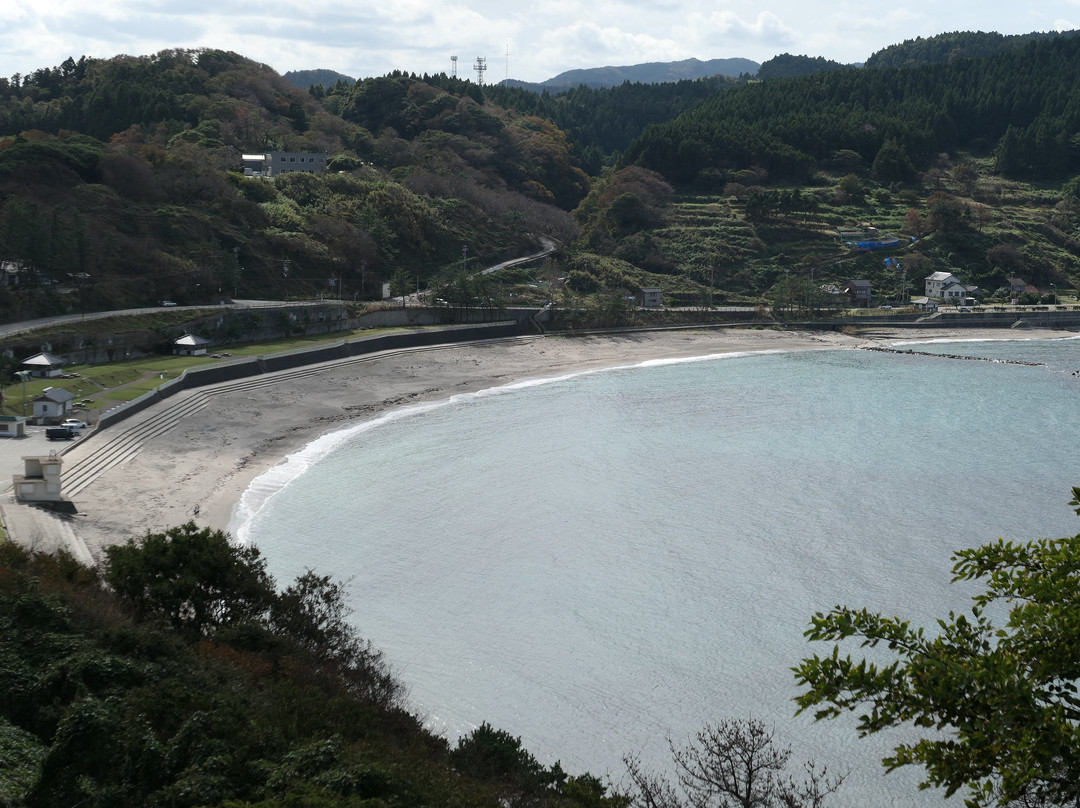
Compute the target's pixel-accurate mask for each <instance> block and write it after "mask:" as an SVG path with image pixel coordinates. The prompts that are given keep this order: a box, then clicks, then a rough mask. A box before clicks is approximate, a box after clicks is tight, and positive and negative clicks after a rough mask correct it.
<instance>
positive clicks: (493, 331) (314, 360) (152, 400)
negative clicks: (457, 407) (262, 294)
mask: <svg viewBox="0 0 1080 808" xmlns="http://www.w3.org/2000/svg"><path fill="white" fill-rule="evenodd" d="M529 333H533V332H532V331H531V330H530V329H529V328H528V327H526V326H525V325H524V324H523V323H521V322H509V321H507V322H501V323H490V324H487V325H464V326H452V327H447V328H439V329H432V330H429V331H411V332H407V333H402V334H385V335H383V336H378V337H359V338H357V339H351V340H342V341H341V342H336V343H333V344H330V345H320V346H319V347H317V348H305V349H299V350H294V351H283V352H281V353H277V354H267V355H265V356H259V357H252V358H249V359H236V360H234V361H232V362H227V363H220V364H215V365H210V366H207V367H203V368H189V369H188V370H185V371H184V372H183V373H182V374H180V375H179V376H178V377H176V378H175V379H170V380H169V381H167V382H165V383H163V384H162V385H161V386H159V387H158V388H156V389H154V390H151V391H150V392H149V393H145V394H144V395H142V396H139V398H136V399H133V400H132V401H128V402H126V403H124V404H121V405H119V406H117V407H114V408H112V409H111V410H107V411H106V412H104V413H102V414H101V417H100V418H98V422H97V429H98V430H101V429H105V428H106V427H109V426H111V425H112V424H116V423H119V422H120V421H123V420H124V419H125V418H130V417H131V416H132V415H135V414H136V413H139V412H142V411H143V410H145V409H146V408H147V407H150V406H153V405H154V404H157V403H158V402H160V401H164V400H165V399H166V398H168V397H170V396H173V395H175V394H176V393H179V392H180V391H181V390H191V389H194V388H197V387H205V386H207V385H210V384H221V383H222V382H231V381H238V380H240V379H246V378H250V377H252V376H258V375H261V374H263V373H274V372H277V371H281V370H292V369H293V368H298V367H304V366H305V365H317V364H319V363H321V362H331V361H334V360H340V359H348V358H351V357H354V356H364V355H366V354H374V353H380V352H382V351H393V350H404V349H406V348H420V347H428V346H431V345H449V344H453V343H455V342H475V341H477V340H486V339H500V338H506V337H519V336H523V335H525V334H529Z"/></svg>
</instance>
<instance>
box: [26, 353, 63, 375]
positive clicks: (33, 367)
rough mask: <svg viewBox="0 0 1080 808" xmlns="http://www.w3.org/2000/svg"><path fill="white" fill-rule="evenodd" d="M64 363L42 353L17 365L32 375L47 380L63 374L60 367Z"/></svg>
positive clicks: (48, 354)
mask: <svg viewBox="0 0 1080 808" xmlns="http://www.w3.org/2000/svg"><path fill="white" fill-rule="evenodd" d="M64 361H65V360H63V359H61V358H60V357H59V356H53V355H52V354H51V353H46V352H44V351H42V352H41V353H39V354H34V355H33V356H29V357H27V358H26V359H24V360H23V361H22V362H20V363H19V364H21V365H22V366H23V367H24V368H26V369H27V370H29V371H31V372H32V373H33V375H35V376H40V377H41V378H43V379H47V378H49V377H51V376H59V375H60V374H61V373H62V372H63V371H62V370H61V366H62V365H63V364H64Z"/></svg>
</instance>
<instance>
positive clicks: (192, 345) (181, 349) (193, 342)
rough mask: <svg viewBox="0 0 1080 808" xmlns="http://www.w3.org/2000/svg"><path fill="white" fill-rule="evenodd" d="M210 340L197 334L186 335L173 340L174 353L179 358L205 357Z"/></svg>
mask: <svg viewBox="0 0 1080 808" xmlns="http://www.w3.org/2000/svg"><path fill="white" fill-rule="evenodd" d="M209 344H210V340H208V339H204V338H203V337H200V336H198V335H197V334H184V336H182V337H179V338H177V339H175V340H173V349H172V350H173V353H174V354H176V355H177V356H205V355H206V346H207V345H209Z"/></svg>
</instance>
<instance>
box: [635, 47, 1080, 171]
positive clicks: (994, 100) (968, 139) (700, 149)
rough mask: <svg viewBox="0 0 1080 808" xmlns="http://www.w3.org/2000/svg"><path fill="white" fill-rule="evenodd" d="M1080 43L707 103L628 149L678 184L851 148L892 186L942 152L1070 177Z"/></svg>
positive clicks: (1079, 111)
mask: <svg viewBox="0 0 1080 808" xmlns="http://www.w3.org/2000/svg"><path fill="white" fill-rule="evenodd" d="M1078 79H1080V39H1077V38H1067V37H1060V38H1056V39H1051V40H1046V41H1038V42H1033V43H1031V44H1029V45H1027V46H1025V47H1023V48H1018V49H1013V50H1009V51H1007V52H1006V53H1003V54H1000V55H998V56H995V57H991V58H984V59H960V60H956V61H954V62H951V63H949V64H932V65H925V66H920V67H917V68H910V69H900V68H890V69H880V70H869V69H863V70H837V71H829V72H824V73H819V74H817V75H814V76H809V77H805V78H797V79H790V80H788V81H770V82H763V83H761V84H755V85H750V86H745V87H739V88H737V89H735V90H734V91H733V92H728V93H722V94H718V95H716V96H713V97H711V98H709V99H708V100H707V101H705V102H703V103H701V104H700V105H698V106H697V107H695V108H694V109H693V110H691V111H689V112H687V113H685V114H684V115H683V116H681V117H680V118H678V119H677V120H674V121H672V122H670V123H667V124H660V125H656V126H653V127H651V128H650V129H648V130H647V131H646V132H644V133H643V134H642V136H641V138H639V139H638V140H637V141H636V142H635V143H634V144H633V145H632V146H631V147H630V148H629V149H628V150H627V153H626V155H625V160H626V161H627V162H635V163H637V164H639V165H642V166H644V167H646V168H651V169H654V170H656V171H659V172H661V173H663V174H664V175H665V176H667V177H668V178H669V179H672V180H674V181H676V182H688V181H692V180H694V179H695V177H697V176H698V175H699V174H700V172H702V171H704V170H707V169H711V168H719V169H722V170H738V169H742V168H749V167H750V166H755V165H756V166H759V167H761V168H764V169H765V170H766V171H768V172H769V174H770V176H771V177H773V178H775V179H783V180H795V181H806V180H809V179H810V177H811V176H812V175H813V173H814V171H815V169H816V167H817V165H818V164H819V163H820V162H822V161H826V160H828V159H829V158H830V157H831V156H832V155H834V154H835V153H836V152H837V151H840V150H843V149H848V150H851V151H854V152H856V153H858V155H859V156H860V158H861V159H862V160H864V161H865V162H866V163H868V164H873V165H874V171H875V174H876V175H877V177H878V178H879V179H881V180H884V181H886V182H904V181H910V180H913V179H915V176H916V175H915V172H916V171H922V170H925V169H926V168H927V167H928V166H929V165H930V163H931V161H932V160H933V159H935V158H936V156H937V155H938V154H940V153H942V152H953V151H955V150H957V149H975V150H978V151H980V152H985V151H993V152H994V156H995V167H996V170H997V171H999V172H1000V173H1001V174H1002V175H1004V176H1006V177H1009V178H1014V179H1044V180H1047V179H1048V180H1057V181H1061V180H1063V179H1067V178H1068V177H1069V176H1071V175H1072V174H1073V173H1075V172H1076V171H1077V169H1078V167H1080V152H1078V151H1077V149H1076V146H1077V143H1074V137H1075V136H1076V134H1077V133H1078V132H1080V103H1078V102H1080V83H1078Z"/></svg>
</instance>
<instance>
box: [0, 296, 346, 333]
mask: <svg viewBox="0 0 1080 808" xmlns="http://www.w3.org/2000/svg"><path fill="white" fill-rule="evenodd" d="M325 302H331V301H329V300H327V301H323V300H288V301H287V300H234V301H233V302H232V303H223V304H221V305H220V306H213V305H211V304H206V305H204V306H175V307H170V308H164V307H162V306H149V307H146V308H141V309H116V310H115V311H94V312H86V313H85V314H63V315H60V316H58V317H42V318H40V319H37V320H23V321H21V322H18V323H2V324H0V339H3V338H4V337H11V336H14V335H16V334H22V333H24V332H26V331H34V330H35V329H38V328H47V327H49V326H54V325H68V324H70V323H80V322H83V321H85V320H100V319H102V318H105V317H124V316H129V315H133V314H154V313H156V312H160V311H170V310H174V309H175V310H178V311H199V310H204V309H215V308H223V309H250V308H280V307H282V306H318V305H320V304H322V303H325Z"/></svg>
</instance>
